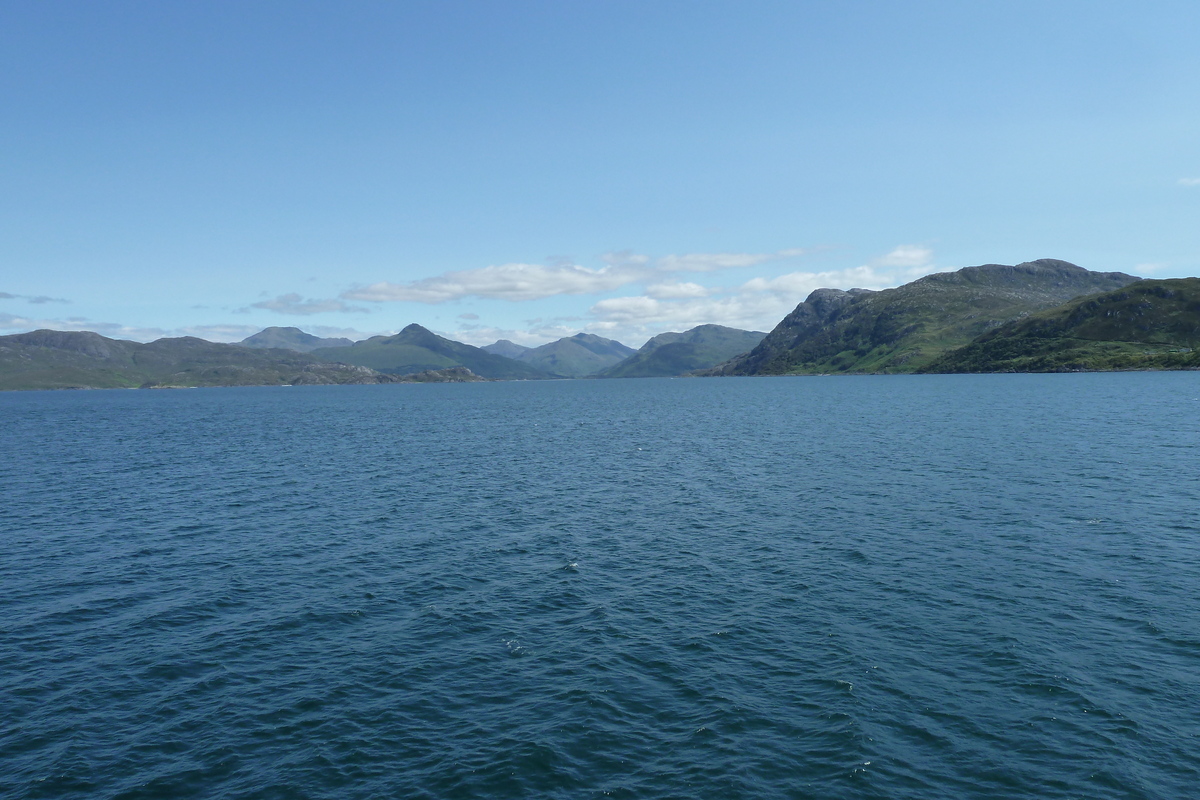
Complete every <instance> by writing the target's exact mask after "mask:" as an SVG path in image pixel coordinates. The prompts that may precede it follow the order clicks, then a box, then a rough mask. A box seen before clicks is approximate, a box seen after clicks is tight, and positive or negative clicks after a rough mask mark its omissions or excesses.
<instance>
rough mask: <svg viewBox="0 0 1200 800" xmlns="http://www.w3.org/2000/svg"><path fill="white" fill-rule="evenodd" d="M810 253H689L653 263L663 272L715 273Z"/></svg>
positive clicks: (801, 249) (796, 249)
mask: <svg viewBox="0 0 1200 800" xmlns="http://www.w3.org/2000/svg"><path fill="white" fill-rule="evenodd" d="M809 252H811V251H810V250H806V249H803V248H792V249H790V250H780V251H779V252H777V253H690V254H688V255H682V256H676V255H670V256H663V257H662V258H660V259H658V261H656V262H655V263H656V264H657V266H658V268H659V269H660V270H662V271H664V272H715V271H717V270H722V269H737V268H739V267H756V266H758V265H759V264H766V263H768V262H771V261H782V260H783V259H787V258H796V257H799V256H802V255H805V254H806V253H809Z"/></svg>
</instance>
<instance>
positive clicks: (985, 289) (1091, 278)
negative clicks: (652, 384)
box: [707, 259, 1140, 375]
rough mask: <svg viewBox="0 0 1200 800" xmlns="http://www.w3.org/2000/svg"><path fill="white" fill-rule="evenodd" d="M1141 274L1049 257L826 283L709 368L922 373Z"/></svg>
mask: <svg viewBox="0 0 1200 800" xmlns="http://www.w3.org/2000/svg"><path fill="white" fill-rule="evenodd" d="M1138 280H1140V279H1139V278H1136V277H1134V276H1133V275H1126V274H1124V273H1121V272H1090V271H1088V270H1086V269H1083V268H1082V267H1077V266H1075V265H1074V264H1069V263H1067V262H1065V261H1057V260H1054V259H1040V260H1038V261H1029V262H1026V263H1023V264H1017V265H1016V266H1005V265H1002V264H985V265H984V266H980V267H966V268H964V269H960V270H958V271H957V272H943V273H939V274H936V275H926V276H925V277H924V278H920V279H918V280H915V281H913V282H912V283H907V284H905V285H903V286H898V287H896V288H894V289H884V290H883V291H879V292H870V291H865V290H862V289H852V290H850V291H849V292H844V291H841V290H838V289H818V290H817V291H815V292H813V293H812V294H811V295H809V297H808V299H807V300H805V301H804V302H803V303H801V304H800V305H799V306H797V307H796V309H795V310H794V311H792V313H790V314H788V315H787V316H786V317H785V318H784V319H783V321H782V322H780V323H779V325H777V326H776V327H775V329H774V330H773V331H771V333H769V334H768V335H767V337H766V338H765V339H763V340H762V343H761V344H759V345H758V346H757V347H755V348H754V349H753V350H752V351H750V352H749V353H747V354H746V355H743V356H739V357H738V358H734V359H732V360H730V361H729V362H727V363H725V364H721V365H720V366H718V367H717V368H715V369H713V370H710V371H708V373H707V374H710V375H787V374H814V373H830V372H856V373H864V372H868V373H869V372H916V371H919V370H921V369H922V368H924V367H927V366H928V365H929V364H931V363H932V362H933V361H934V360H936V359H937V358H938V357H939V356H941V355H942V354H943V353H946V352H947V351H949V350H953V349H954V348H957V347H961V346H963V345H965V344H967V343H968V342H970V341H971V340H972V339H974V338H975V337H976V336H979V335H980V334H982V333H984V332H986V331H988V330H991V329H992V328H995V327H997V326H998V325H1001V324H1003V323H1005V322H1007V321H1009V320H1012V319H1016V318H1017V317H1020V316H1021V315H1023V314H1031V313H1034V312H1037V311H1042V310H1045V309H1048V308H1053V307H1054V306H1057V305H1060V304H1062V303H1065V302H1066V301H1068V300H1071V299H1073V298H1076V297H1079V296H1081V295H1090V294H1097V293H1099V292H1106V291H1111V290H1113V289H1119V288H1121V287H1123V286H1127V285H1129V284H1131V283H1133V282H1135V281H1138Z"/></svg>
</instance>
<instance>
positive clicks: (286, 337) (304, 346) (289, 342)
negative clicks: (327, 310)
mask: <svg viewBox="0 0 1200 800" xmlns="http://www.w3.org/2000/svg"><path fill="white" fill-rule="evenodd" d="M238 344H240V345H241V346H242V347H258V348H267V349H269V348H272V347H274V348H278V349H281V350H295V351H296V352H298V353H311V352H312V351H313V350H316V349H317V348H319V347H349V346H350V345H352V344H354V342H352V341H351V340H349V339H322V338H321V337H319V336H313V335H312V334H311V333H305V332H304V331H302V330H300V329H299V328H280V327H271V328H263V329H262V330H261V331H259V332H258V333H256V334H254V335H253V336H247V337H246V338H245V339H242V340H241V341H240V342H238Z"/></svg>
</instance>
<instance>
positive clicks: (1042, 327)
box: [923, 278, 1200, 372]
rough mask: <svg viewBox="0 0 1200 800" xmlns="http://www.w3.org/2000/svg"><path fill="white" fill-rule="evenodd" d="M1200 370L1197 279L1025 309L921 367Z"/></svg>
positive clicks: (953, 369) (1199, 287)
mask: <svg viewBox="0 0 1200 800" xmlns="http://www.w3.org/2000/svg"><path fill="white" fill-rule="evenodd" d="M1119 369H1200V278H1178V279H1173V280H1159V281H1149V280H1147V281H1139V282H1138V283H1134V284H1132V285H1130V286H1127V287H1125V288H1123V289H1118V290H1116V291H1112V292H1105V293H1104V294H1100V295H1094V296H1090V297H1084V298H1080V299H1078V300H1072V301H1071V302H1069V303H1066V304H1065V305H1062V306H1058V307H1057V308H1052V309H1050V310H1048V311H1042V312H1039V313H1037V314H1031V315H1030V316H1028V317H1025V318H1023V319H1019V320H1015V321H1013V322H1009V323H1007V324H1005V325H1002V326H1000V327H999V328H996V329H994V330H991V331H988V332H987V333H985V334H983V335H982V336H979V337H978V338H977V339H975V341H973V342H971V343H970V344H968V345H966V346H965V347H960V348H959V349H957V350H954V351H951V352H949V353H946V354H945V355H943V356H942V357H941V358H939V359H937V360H936V361H934V362H933V363H931V364H929V365H928V366H927V367H926V368H925V369H924V370H923V371H925V372H1077V371H1081V370H1119Z"/></svg>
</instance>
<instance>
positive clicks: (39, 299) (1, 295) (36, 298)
mask: <svg viewBox="0 0 1200 800" xmlns="http://www.w3.org/2000/svg"><path fill="white" fill-rule="evenodd" d="M0 300H24V301H25V302H26V303H32V304H34V305H39V306H40V305H44V304H46V303H68V304H69V303H70V302H71V301H70V300H64V299H63V298H61V297H47V296H46V295H44V294H39V295H29V294H11V293H9V292H0Z"/></svg>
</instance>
